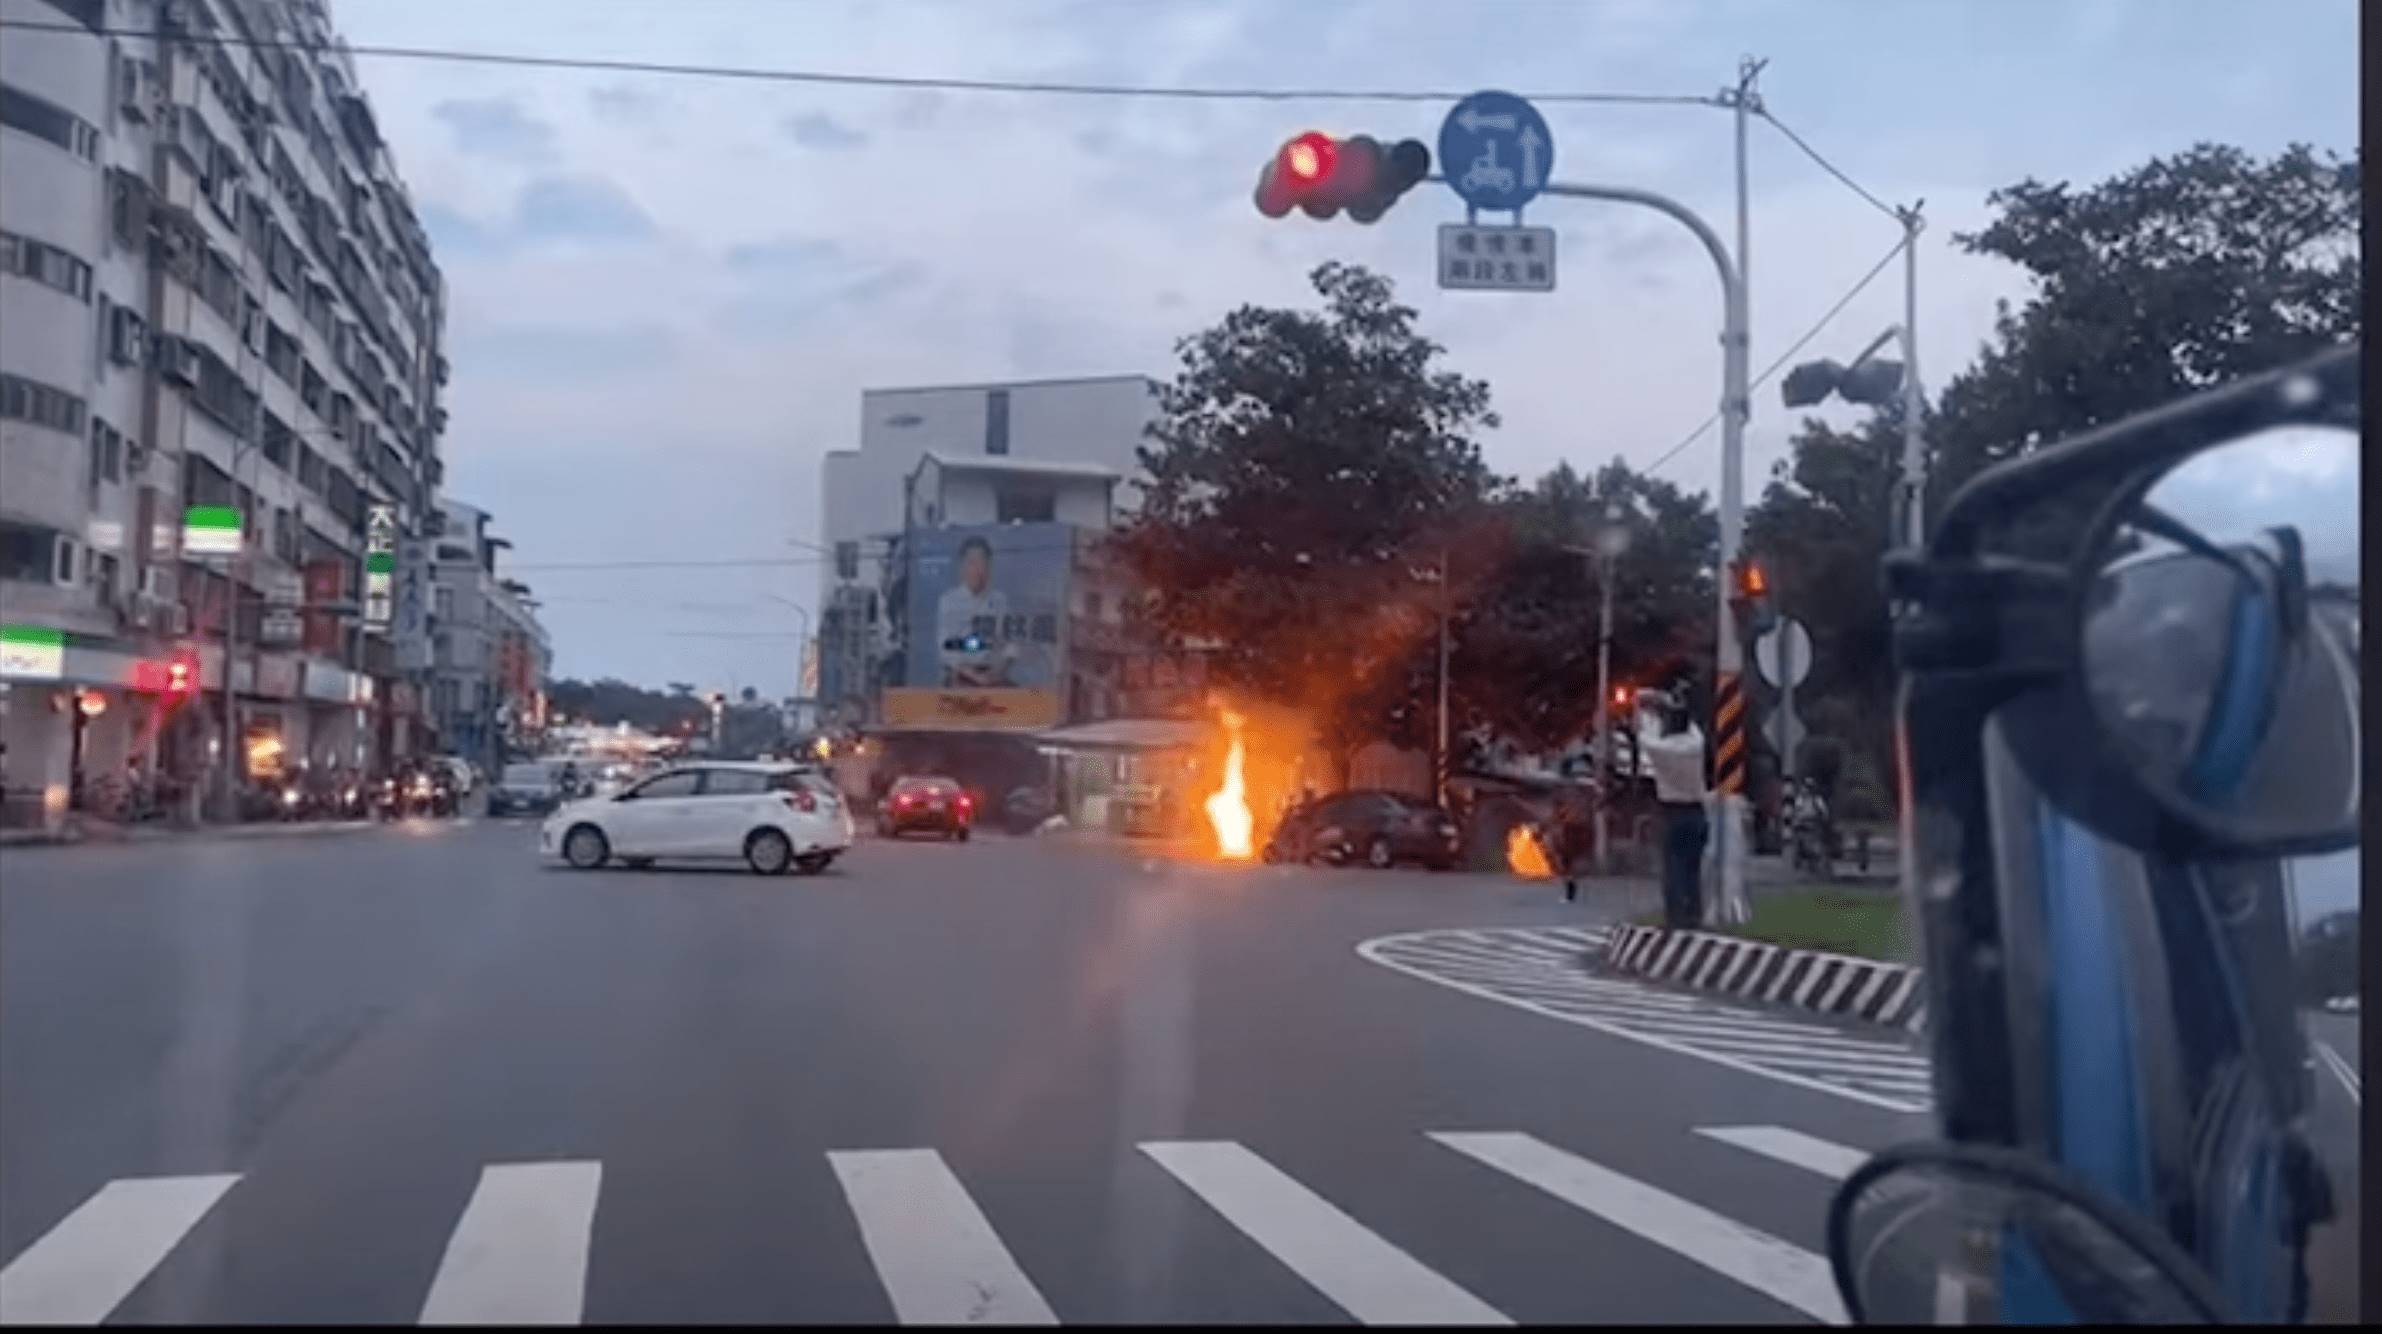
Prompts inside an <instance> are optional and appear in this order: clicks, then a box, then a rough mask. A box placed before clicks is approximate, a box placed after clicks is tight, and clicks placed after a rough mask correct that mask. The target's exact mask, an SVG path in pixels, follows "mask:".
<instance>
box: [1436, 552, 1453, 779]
mask: <svg viewBox="0 0 2382 1334" xmlns="http://www.w3.org/2000/svg"><path fill="white" fill-rule="evenodd" d="M1447 612H1448V589H1447V548H1446V547H1441V548H1440V549H1439V753H1438V763H1436V764H1435V765H1433V766H1432V769H1431V776H1432V777H1433V778H1434V779H1435V780H1437V781H1436V782H1435V783H1434V784H1433V788H1434V790H1433V791H1432V793H1431V799H1432V800H1433V801H1436V802H1438V803H1439V804H1440V805H1442V806H1445V805H1446V804H1447V778H1448V771H1449V769H1450V767H1451V761H1450V760H1449V758H1448V753H1447Z"/></svg>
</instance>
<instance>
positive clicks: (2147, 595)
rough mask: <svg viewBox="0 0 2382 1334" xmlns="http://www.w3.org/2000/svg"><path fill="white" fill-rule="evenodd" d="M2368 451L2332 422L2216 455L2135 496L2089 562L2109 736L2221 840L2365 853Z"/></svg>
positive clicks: (2085, 654)
mask: <svg viewBox="0 0 2382 1334" xmlns="http://www.w3.org/2000/svg"><path fill="white" fill-rule="evenodd" d="M2358 452H2359V440H2358V437H2357V435H2356V434H2355V433H2354V432H2351V431H2348V430H2344V429H2341V428H2337V427H2327V426H2289V427H2277V428H2273V429H2270V430H2265V431H2261V432H2258V433H2256V434H2254V435H2250V436H2245V437H2242V438H2240V439H2237V440H2231V441H2226V442H2224V443H2220V444H2216V445H2213V446H2211V447H2209V448H2207V449H2203V450H2200V451H2197V452H2195V453H2193V454H2191V455H2189V456H2188V457H2186V458H2184V459H2183V460H2181V461H2180V462H2178V463H2176V464H2174V465H2173V466H2171V467H2169V468H2167V469H2165V470H2163V471H2162V472H2160V473H2158V474H2156V475H2154V476H2153V477H2151V478H2150V479H2148V480H2147V481H2146V482H2142V483H2137V484H2136V485H2135V486H2132V487H2128V488H2126V489H2125V490H2124V491H2123V492H2121V493H2120V495H2119V499H2118V500H2117V501H2116V503H2115V504H2114V505H2113V506H2112V508H2111V510H2110V513H2109V517H2108V519H2107V521H2106V522H2105V525H2104V527H2103V529H2102V531H2101V532H2100V533H2099V534H2098V535H2097V538H2096V540H2095V541H2094V542H2093V543H2092V544H2090V546H2089V548H2088V549H2089V550H2090V552H2091V556H2090V558H2089V565H2090V568H2089V569H2088V570H2087V571H2085V572H2084V573H2085V586H2084V589H2083V605H2082V613H2081V625H2080V636H2081V647H2082V669H2083V676H2084V682H2083V683H2084V686H2085V692H2086V695H2087V696H2088V698H2089V699H2090V701H2091V707H2092V711H2093V715H2094V718H2095V721H2096V723H2097V724H2098V726H2099V729H2100V732H2101V740H2102V742H2103V744H2104V745H2105V746H2107V747H2108V748H2109V749H2110V750H2112V751H2113V752H2114V753H2115V754H2116V756H2117V757H2118V758H2119V759H2121V761H2122V762H2123V763H2124V764H2126V765H2127V767H2128V768H2129V769H2130V770H2131V771H2132V772H2133V773H2134V774H2136V775H2137V776H2138V777H2139V779H2140V781H2141V782H2142V784H2143V787H2144V789H2145V790H2146V791H2147V792H2148V793H2149V794H2150V795H2151V796H2152V797H2153V798H2154V799H2155V800H2157V801H2158V802H2159V803H2160V804H2161V805H2162V806H2164V807H2165V808H2166V809H2167V810H2168V811H2169V812H2170V813H2171V814H2173V815H2175V816H2177V817H2179V818H2181V819H2183V820H2185V821H2187V822H2189V823H2191V824H2193V825H2195V826H2197V827H2198V828H2200V829H2201V830H2203V831H2205V832H2207V833H2208V834H2210V835H2213V836H2215V837H2216V838H2218V839H2220V840H2223V841H2226V842H2233V843H2237V844H2241V845H2245V846H2249V845H2266V844H2275V843H2290V844H2295V845H2299V846H2301V847H2303V848H2306V847H2310V846H2313V845H2319V844H2330V845H2333V846H2347V845H2349V844H2353V843H2354V842H2355V841H2356V837H2357V818H2358V801H2359V791H2360V787H2361V778H2362V775H2361V773H2360V755H2359V730H2358V729H2359V723H2358V707H2359V685H2358V682H2359V678H2358V661H2359V640H2360V625H2361V620H2362V615H2361V610H2360V605H2361V604H2360V596H2359V592H2360V590H2359V586H2358V568H2359V567H2358V555H2359V540H2358V513H2357V507H2358V495H2359V489H2358V481H2359V460H2358Z"/></svg>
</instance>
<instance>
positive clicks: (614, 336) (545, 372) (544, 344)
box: [454, 323, 678, 383]
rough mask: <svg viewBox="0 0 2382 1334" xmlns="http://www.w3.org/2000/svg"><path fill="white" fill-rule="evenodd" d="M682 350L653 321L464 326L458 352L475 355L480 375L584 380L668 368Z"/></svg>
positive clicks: (457, 339)
mask: <svg viewBox="0 0 2382 1334" xmlns="http://www.w3.org/2000/svg"><path fill="white" fill-rule="evenodd" d="M677 349H678V340H677V338H676V337H675V336H674V335H673V334H672V333H671V332H670V331H669V330H668V329H666V328H664V327H662V326H661V325H658V324H651V323H639V324H628V325H615V326H590V325H568V324H543V323H539V324H501V325H494V326H490V327H485V328H482V327H475V326H467V327H465V328H463V329H460V330H458V331H457V333H456V337H455V350H454V355H455V357H456V358H457V359H463V358H469V359H470V360H471V361H472V362H473V363H474V374H481V375H488V376H492V377H503V378H510V377H522V378H525V379H531V380H542V381H543V380H560V381H566V382H578V383H584V382H585V381H588V380H592V379H599V378H611V377H618V376H628V375H637V374H642V373H644V372H647V371H652V370H658V369H663V368H666V367H667V365H668V364H669V362H670V361H671V360H672V358H673V357H674V356H675V354H676V352H677Z"/></svg>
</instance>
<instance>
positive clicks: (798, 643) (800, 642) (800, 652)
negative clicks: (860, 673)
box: [761, 538, 811, 699]
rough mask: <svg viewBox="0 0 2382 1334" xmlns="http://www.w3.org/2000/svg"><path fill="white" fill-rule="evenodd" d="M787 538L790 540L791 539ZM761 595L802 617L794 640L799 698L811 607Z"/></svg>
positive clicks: (806, 662)
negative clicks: (800, 627)
mask: <svg viewBox="0 0 2382 1334" xmlns="http://www.w3.org/2000/svg"><path fill="white" fill-rule="evenodd" d="M787 540H788V541H792V540H793V539H791V538H789V539H787ZM761 596H763V597H765V598H767V599H769V600H770V601H771V602H775V603H778V604H779V605H781V606H785V607H789V608H792V609H793V611H794V614H795V615H797V616H800V617H801V618H802V634H801V636H800V637H799V638H797V639H796V640H795V641H794V695H795V698H797V699H799V698H801V697H802V669H803V668H804V667H805V666H807V665H809V662H810V651H811V609H810V608H808V607H805V606H803V605H802V604H801V603H799V602H796V601H795V600H794V599H792V598H790V597H785V596H783V595H781V594H777V593H763V594H762V595H761Z"/></svg>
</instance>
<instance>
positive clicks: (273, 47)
mask: <svg viewBox="0 0 2382 1334" xmlns="http://www.w3.org/2000/svg"><path fill="white" fill-rule="evenodd" d="M0 28H21V29H25V30H28V31H34V32H58V33H70V34H71V33H81V34H86V35H91V36H98V37H155V36H157V35H158V34H157V33H156V32H155V31H153V30H150V29H144V28H104V27H103V28H86V27H84V26H83V25H81V24H79V23H70V22H62V21H51V20H44V19H0ZM175 37H176V39H177V40H182V41H191V42H204V43H212V44H214V45H218V46H238V47H249V48H253V49H257V50H268V51H300V52H307V53H312V54H328V53H343V54H347V55H352V56H379V57H383V58H386V59H391V60H440V61H448V62H452V63H457V64H473V65H514V66H524V67H528V68H534V69H576V70H601V71H605V72H608V73H615V74H674V75H683V76H688V77H693V78H707V79H744V80H751V81H756V82H764V83H803V84H830V85H838V86H844V87H860V88H914V89H933V90H935V91H938V92H966V93H1025V94H1039V95H1045V96H1053V97H1151V98H1172V99H1176V100H1189V101H1207V102H1452V101H1460V100H1462V99H1463V98H1464V97H1466V96H1468V95H1469V94H1468V93H1465V92H1444V91H1423V90H1414V89H1348V88H1193V87H1180V86H1175V87H1168V86H1160V85H1150V84H1122V83H1072V82H1064V81H1058V80H1048V79H962V78H951V77H945V76H940V75H906V74H851V73H843V72H838V71H830V70H789V69H761V68H755V67H752V66H744V65H694V64H679V63H675V62H670V61H658V60H606V59H601V58H598V57H593V56H537V55H523V54H520V53H518V52H500V51H463V50H456V49H453V48H449V47H427V46H380V45H356V44H353V43H335V42H308V41H300V40H295V39H288V38H275V37H247V36H234V35H225V34H215V33H207V34H197V33H189V34H175ZM1529 96H1530V100H1532V101H1535V102H1551V103H1617V104H1629V105H1644V106H1663V105H1677V106H1718V105H1720V102H1719V99H1718V98H1716V97H1711V96H1700V95H1695V94H1688V93H1587V92H1568V93H1533V94H1530V95H1529Z"/></svg>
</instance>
